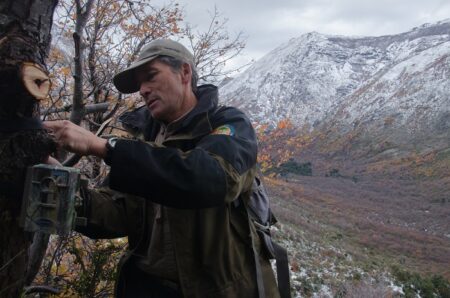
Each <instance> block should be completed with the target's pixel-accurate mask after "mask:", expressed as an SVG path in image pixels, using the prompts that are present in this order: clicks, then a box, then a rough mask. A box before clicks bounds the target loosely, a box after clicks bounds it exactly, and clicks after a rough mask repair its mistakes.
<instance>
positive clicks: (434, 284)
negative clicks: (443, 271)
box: [392, 266, 450, 298]
mask: <svg viewBox="0 0 450 298" xmlns="http://www.w3.org/2000/svg"><path fill="white" fill-rule="evenodd" d="M392 273H393V275H394V278H395V279H396V280H397V282H398V283H399V286H402V287H403V292H404V293H405V297H407V298H409V297H411V298H412V297H417V295H420V297H423V298H434V297H450V282H449V281H448V280H446V279H445V278H444V277H442V276H440V275H433V276H431V277H429V276H421V275H420V274H418V273H412V272H408V271H405V270H402V269H400V268H398V267H396V266H395V267H393V268H392Z"/></svg>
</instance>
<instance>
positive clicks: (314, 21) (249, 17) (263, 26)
mask: <svg viewBox="0 0 450 298" xmlns="http://www.w3.org/2000/svg"><path fill="white" fill-rule="evenodd" d="M167 2H168V1H166V0H155V1H154V2H153V3H156V4H158V3H167ZM176 2H178V3H180V5H181V7H182V8H184V11H185V20H186V21H188V22H189V23H191V24H192V25H197V26H198V28H199V29H201V28H204V27H205V26H207V25H208V22H209V20H210V14H211V13H212V12H213V11H214V6H216V7H217V9H218V10H219V12H220V13H221V14H222V16H223V17H225V18H227V19H228V24H227V27H228V30H229V32H230V35H233V34H236V33H237V32H239V31H243V32H244V34H245V35H246V36H247V46H246V49H245V51H244V55H242V57H240V58H239V60H238V61H236V62H235V63H240V62H243V61H245V60H247V61H248V60H250V59H255V60H257V59H259V58H261V57H262V56H264V55H265V54H267V53H268V52H270V51H271V50H273V49H274V48H276V47H277V46H279V45H281V44H282V43H284V42H287V41H288V40H289V39H291V38H293V37H298V36H300V35H302V34H304V33H308V32H311V31H316V32H319V33H324V34H338V35H347V36H348V35H351V36H355V35H356V36H379V35H386V34H396V33H401V32H405V31H408V30H410V29H412V28H413V27H417V26H420V25H422V24H424V23H436V22H437V21H440V20H445V19H449V18H450V0H270V1H269V0H221V1H218V0H179V1H176Z"/></svg>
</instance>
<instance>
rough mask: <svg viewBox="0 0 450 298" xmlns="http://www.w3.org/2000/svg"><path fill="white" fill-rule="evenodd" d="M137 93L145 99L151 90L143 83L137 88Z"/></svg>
mask: <svg viewBox="0 0 450 298" xmlns="http://www.w3.org/2000/svg"><path fill="white" fill-rule="evenodd" d="M139 93H140V94H141V96H142V97H144V99H145V97H147V96H148V95H150V94H151V93H152V88H150V86H149V85H148V84H146V83H145V82H144V83H142V84H141V86H140V87H139Z"/></svg>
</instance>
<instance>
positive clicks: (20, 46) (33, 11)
mask: <svg viewBox="0 0 450 298" xmlns="http://www.w3.org/2000/svg"><path fill="white" fill-rule="evenodd" d="M56 4H57V0H2V1H1V3H0V297H19V296H20V294H21V292H22V290H23V286H24V282H25V276H26V269H27V263H28V255H29V253H28V249H29V247H30V244H31V242H32V236H33V235H32V234H31V233H28V232H24V231H23V229H22V228H21V227H20V226H19V215H20V207H21V200H22V192H23V182H24V177H25V175H24V174H25V170H26V168H27V167H28V166H31V165H34V164H38V163H42V162H43V161H44V160H45V158H46V157H47V156H48V155H49V154H50V153H51V152H52V151H54V150H55V144H54V142H53V141H52V139H51V138H50V137H49V135H48V134H47V133H46V131H45V130H44V129H43V128H42V127H41V126H40V125H39V122H38V121H32V120H33V119H39V118H38V117H39V116H38V115H39V111H38V108H39V105H38V100H39V99H41V98H42V96H41V95H42V94H40V93H39V92H38V89H40V87H41V86H44V85H48V84H47V83H48V82H46V80H47V79H48V77H47V78H46V75H45V58H46V56H47V53H48V50H49V46H50V29H51V26H52V18H53V12H54V9H55V7H56ZM24 65H32V66H36V69H34V68H30V69H29V70H27V71H26V72H31V73H34V72H37V73H38V77H36V78H35V79H31V80H28V81H27V80H24V72H25V71H24ZM33 84H35V85H36V86H34V87H35V88H34V87H33V88H34V89H35V90H34V91H32V90H30V86H31V85H33ZM38 94H39V95H38Z"/></svg>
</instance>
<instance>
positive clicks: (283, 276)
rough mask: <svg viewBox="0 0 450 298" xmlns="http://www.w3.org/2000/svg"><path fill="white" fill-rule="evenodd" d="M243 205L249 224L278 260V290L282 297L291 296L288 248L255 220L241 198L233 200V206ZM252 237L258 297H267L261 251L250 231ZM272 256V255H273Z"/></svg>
mask: <svg viewBox="0 0 450 298" xmlns="http://www.w3.org/2000/svg"><path fill="white" fill-rule="evenodd" d="M241 205H243V207H244V208H245V210H246V212H247V217H248V223H249V226H250V225H253V226H254V227H255V228H256V232H257V234H258V235H259V236H261V237H260V241H261V245H262V246H266V248H267V249H268V251H269V254H270V255H272V256H273V258H274V259H275V262H276V267H277V284H278V292H279V293H280V297H281V298H291V283H290V273H289V260H288V254H287V250H286V249H285V248H284V247H282V246H281V245H279V244H278V243H276V242H274V241H273V239H272V237H270V234H268V232H269V231H268V229H269V227H265V226H262V225H261V224H259V223H257V222H255V221H254V220H253V219H252V217H251V215H250V213H249V212H248V208H247V207H246V205H245V204H244V203H243V202H242V201H241V198H238V199H236V200H234V201H233V206H234V207H235V208H238V207H239V206H241ZM250 237H251V240H252V250H253V258H254V261H255V269H256V282H257V286H258V298H265V297H266V293H265V289H264V279H263V276H262V270H261V262H260V260H259V256H260V253H259V252H258V250H257V249H256V244H255V239H254V235H253V234H252V233H250ZM271 258H272V257H271Z"/></svg>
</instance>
